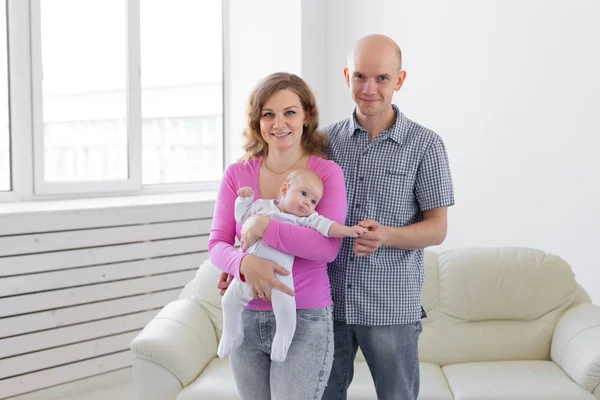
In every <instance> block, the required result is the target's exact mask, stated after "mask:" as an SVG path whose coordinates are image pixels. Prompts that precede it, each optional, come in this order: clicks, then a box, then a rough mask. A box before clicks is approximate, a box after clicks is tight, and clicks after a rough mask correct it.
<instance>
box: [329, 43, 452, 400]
mask: <svg viewBox="0 0 600 400" xmlns="http://www.w3.org/2000/svg"><path fill="white" fill-rule="evenodd" d="M344 76H345V78H346V83H347V84H348V87H349V88H350V92H351V94H352V99H353V100H354V102H355V104H356V108H355V111H354V113H353V115H352V117H351V118H348V119H346V120H344V121H341V122H338V123H336V124H334V125H331V126H329V127H327V128H326V129H325V131H326V132H327V133H328V135H329V157H330V158H331V159H332V160H333V161H335V162H337V163H338V164H339V165H340V166H341V167H342V169H343V170H344V174H345V179H346V187H347V189H348V215H347V217H346V224H350V225H354V224H360V225H361V226H363V227H364V228H368V229H369V231H368V232H367V233H365V234H364V235H363V236H362V237H361V238H359V239H356V240H351V239H350V240H349V239H344V241H343V244H342V248H341V250H340V253H339V254H338V257H337V259H336V260H335V261H334V262H333V263H331V264H330V265H329V268H328V270H329V278H330V281H331V289H332V296H333V303H334V320H335V325H334V337H335V353H334V363H333V368H332V371H331V375H330V378H329V383H328V385H327V388H326V389H325V394H324V396H323V399H324V400H342V399H346V391H347V388H348V386H349V385H350V383H351V382H352V376H353V366H354V363H353V362H354V357H355V355H356V352H357V349H358V348H359V347H360V349H361V350H362V352H363V354H364V356H365V359H366V361H367V363H368V365H369V369H370V371H371V375H372V376H373V380H374V382H375V388H376V390H377V397H378V398H379V399H385V400H389V399H402V400H416V399H417V395H418V392H419V359H418V338H419V334H420V332H421V329H422V328H421V321H420V320H421V317H422V316H424V315H422V308H421V303H420V297H421V288H422V283H423V269H424V267H423V249H424V248H425V247H428V246H432V245H437V244H441V243H442V242H443V241H444V239H445V237H446V227H447V207H448V206H451V205H453V204H454V195H453V188H452V181H451V176H450V169H449V166H448V159H447V156H446V151H445V148H444V144H443V142H442V140H441V139H440V137H439V136H438V135H436V134H435V133H434V132H432V131H430V130H428V129H426V128H424V127H422V126H420V125H418V124H416V123H414V122H412V121H410V120H409V119H407V118H406V117H405V116H404V114H402V113H401V112H400V111H399V110H398V108H397V107H396V106H395V105H392V95H393V93H394V92H395V91H398V90H400V88H401V87H402V84H403V83H404V80H405V79H406V72H405V71H403V70H402V54H401V51H400V48H399V47H398V45H397V44H396V43H395V42H394V41H393V40H392V39H390V38H388V37H386V36H383V35H369V36H366V37H363V38H362V39H360V40H359V41H358V42H357V43H356V45H355V47H354V49H353V50H352V52H351V53H350V55H349V57H348V65H347V67H346V68H345V69H344Z"/></svg>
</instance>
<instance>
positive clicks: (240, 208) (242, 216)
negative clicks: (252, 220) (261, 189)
mask: <svg viewBox="0 0 600 400" xmlns="http://www.w3.org/2000/svg"><path fill="white" fill-rule="evenodd" d="M252 200H254V196H248V197H240V196H238V197H237V198H236V199H235V220H236V221H237V222H239V223H240V224H243V223H244V222H246V220H247V219H248V218H249V217H250V215H251V214H252V212H251V211H252Z"/></svg>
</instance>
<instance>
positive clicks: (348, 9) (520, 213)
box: [303, 0, 600, 304]
mask: <svg viewBox="0 0 600 400" xmlns="http://www.w3.org/2000/svg"><path fill="white" fill-rule="evenodd" d="M309 3H310V2H309ZM314 7H315V6H314V4H312V5H310V6H309V11H310V8H314ZM323 12H324V19H325V20H326V21H327V26H326V28H325V35H324V37H323V40H324V42H325V44H319V43H317V46H320V47H319V48H318V49H317V50H314V49H312V50H307V49H306V48H305V47H303V50H304V52H305V54H303V56H304V58H309V57H311V56H312V57H314V56H315V55H316V56H319V55H320V56H325V59H324V60H322V59H318V60H314V62H315V63H323V65H324V67H325V76H324V78H322V79H320V80H319V79H318V78H315V75H314V74H315V70H314V67H313V69H312V70H310V71H312V72H309V75H308V76H307V79H309V82H311V84H313V86H315V85H316V86H317V87H315V90H316V91H317V92H318V93H326V96H325V97H322V98H321V100H322V101H321V106H322V122H323V123H324V124H326V123H330V122H333V121H335V120H338V119H341V118H345V117H347V116H349V115H350V113H351V111H352V108H353V104H352V102H351V99H350V95H349V93H348V92H347V88H346V86H345V84H344V81H343V77H342V69H343V67H344V63H345V59H346V54H347V52H348V51H349V50H350V48H351V46H352V43H353V42H354V41H355V40H356V39H357V38H358V37H360V36H362V35H365V34H369V33H384V34H387V35H390V36H391V37H393V38H394V39H395V40H396V41H397V42H398V43H399V44H400V46H401V47H402V49H403V53H404V60H405V62H404V67H405V69H406V70H407V73H408V77H407V81H406V83H405V85H404V87H403V88H402V90H401V92H400V93H399V94H398V95H397V96H396V98H395V100H396V103H397V104H398V105H399V106H400V107H401V109H402V110H403V111H404V112H405V113H406V114H407V116H408V117H409V118H411V119H413V120H416V121H418V122H420V123H421V124H423V125H425V126H427V127H429V128H432V129H434V130H435V131H437V132H438V133H439V134H440V135H441V136H442V137H443V139H444V141H445V143H446V145H447V149H448V152H449V156H450V162H451V168H452V173H453V178H454V184H455V193H456V205H455V206H454V207H452V208H451V211H450V227H449V234H448V238H447V240H446V242H445V243H444V245H443V246H442V247H443V248H450V247H452V248H454V247H468V246H469V247H470V246H528V247H535V248H539V249H541V250H544V251H548V252H553V253H557V254H559V255H561V256H562V257H563V258H565V259H566V260H567V261H568V262H569V263H570V264H571V265H572V266H573V268H574V270H575V273H576V278H577V279H578V281H579V282H581V283H582V284H583V286H584V287H585V288H586V289H587V290H588V291H589V292H590V293H591V295H592V298H593V300H594V301H595V303H598V304H600V262H599V261H598V256H597V252H596V250H595V248H597V247H598V243H599V242H600V234H599V232H600V230H599V226H600V211H599V210H600V206H599V205H598V201H599V198H600V157H599V156H598V149H600V119H599V118H598V110H600V73H599V72H598V71H600V52H598V49H599V48H600V24H598V23H597V20H598V15H600V2H598V1H597V0H572V1H569V2H566V1H563V0H528V1H517V0H510V1H507V0H502V1H501V0H487V1H484V2H482V1H479V0H455V1H452V2H448V1H445V0H429V1H405V0H401V1H399V0H393V1H392V0H388V1H386V0H370V1H369V2H368V3H367V2H366V1H364V0H363V1H360V0H330V1H328V2H327V4H326V6H323ZM309 26H310V25H309V24H308V22H306V21H305V22H303V28H304V29H305V30H306V29H307V27H309ZM303 35H304V37H306V36H307V35H309V34H307V33H303ZM319 49H321V50H319ZM323 49H324V50H323ZM308 62H309V60H308V59H306V60H305V59H303V66H305V65H307V63H308ZM311 74H312V75H311Z"/></svg>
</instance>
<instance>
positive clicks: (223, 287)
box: [217, 272, 233, 296]
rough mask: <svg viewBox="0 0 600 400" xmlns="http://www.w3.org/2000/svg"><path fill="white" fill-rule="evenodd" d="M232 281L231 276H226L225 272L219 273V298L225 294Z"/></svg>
mask: <svg viewBox="0 0 600 400" xmlns="http://www.w3.org/2000/svg"><path fill="white" fill-rule="evenodd" d="M232 280H233V275H231V274H228V273H227V272H221V275H219V280H218V281H217V288H218V289H219V294H220V295H221V296H223V295H224V294H225V292H226V291H227V288H228V287H229V285H230V284H231V281H232Z"/></svg>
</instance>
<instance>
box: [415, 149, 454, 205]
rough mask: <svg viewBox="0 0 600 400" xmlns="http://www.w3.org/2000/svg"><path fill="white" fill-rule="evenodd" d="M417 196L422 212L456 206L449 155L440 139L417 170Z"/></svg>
mask: <svg viewBox="0 0 600 400" xmlns="http://www.w3.org/2000/svg"><path fill="white" fill-rule="evenodd" d="M415 196H416V198H417V201H418V202H419V207H420V209H421V211H427V210H432V209H434V208H439V207H448V206H451V205H453V204H454V188H453V185H452V176H451V175H450V165H449V163H448V155H447V154H446V148H445V146H444V143H443V142H442V139H441V138H439V137H436V138H435V140H434V141H433V143H432V144H431V146H429V148H428V149H427V150H426V151H425V155H424V156H423V159H422V160H421V164H420V165H419V168H418V170H417V178H416V182H415Z"/></svg>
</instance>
